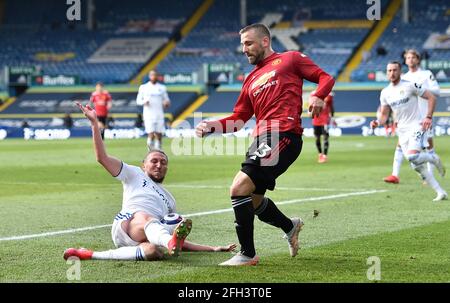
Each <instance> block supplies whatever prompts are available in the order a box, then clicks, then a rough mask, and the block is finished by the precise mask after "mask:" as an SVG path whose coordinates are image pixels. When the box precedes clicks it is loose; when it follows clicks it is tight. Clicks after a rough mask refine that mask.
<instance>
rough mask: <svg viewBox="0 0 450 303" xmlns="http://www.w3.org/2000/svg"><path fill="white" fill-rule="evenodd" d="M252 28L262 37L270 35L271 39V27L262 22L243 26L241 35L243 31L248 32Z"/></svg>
mask: <svg viewBox="0 0 450 303" xmlns="http://www.w3.org/2000/svg"><path fill="white" fill-rule="evenodd" d="M251 29H254V30H255V31H256V32H257V33H258V35H259V36H262V37H264V36H267V37H269V39H271V35H270V30H269V28H268V27H267V26H266V25H265V24H262V23H253V24H250V25H247V26H246V27H244V28H242V29H241V30H240V31H239V35H242V34H243V33H245V32H248V31H249V30H251Z"/></svg>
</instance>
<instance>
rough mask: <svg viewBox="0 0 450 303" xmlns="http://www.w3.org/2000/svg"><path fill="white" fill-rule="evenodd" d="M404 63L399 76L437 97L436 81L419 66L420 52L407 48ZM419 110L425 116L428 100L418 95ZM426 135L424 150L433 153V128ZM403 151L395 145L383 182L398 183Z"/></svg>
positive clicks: (430, 164) (431, 167)
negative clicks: (404, 67)
mask: <svg viewBox="0 0 450 303" xmlns="http://www.w3.org/2000/svg"><path fill="white" fill-rule="evenodd" d="M404 58H405V63H406V65H407V66H408V72H407V73H406V74H403V75H402V76H401V78H402V79H403V80H407V81H409V82H413V83H417V84H418V85H420V86H421V87H422V88H425V89H426V90H428V91H430V92H431V93H433V95H435V96H436V98H437V97H439V93H440V88H439V84H438V82H437V81H436V78H435V77H434V75H433V73H432V72H431V71H429V70H423V69H421V68H420V53H419V52H418V51H417V50H415V49H408V50H406V51H405V54H404ZM419 100H420V101H419V110H420V113H421V116H422V118H425V117H426V116H427V113H428V102H427V101H426V100H424V99H423V98H421V97H419ZM427 136H428V147H427V149H426V151H427V152H428V153H430V154H433V153H435V151H434V142H433V129H432V128H430V129H429V130H428V133H427ZM403 157H404V155H403V152H402V149H401V147H400V144H398V145H397V147H396V149H395V153H394V162H393V165H392V174H391V175H390V176H387V177H385V178H384V181H385V182H388V183H399V182H400V178H399V175H400V167H401V165H402V162H403ZM427 167H428V171H429V172H430V173H431V174H433V164H432V163H430V162H428V163H427Z"/></svg>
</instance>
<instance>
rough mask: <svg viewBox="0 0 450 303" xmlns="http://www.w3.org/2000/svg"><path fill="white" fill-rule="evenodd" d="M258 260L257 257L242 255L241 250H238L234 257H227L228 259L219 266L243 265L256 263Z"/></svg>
mask: <svg viewBox="0 0 450 303" xmlns="http://www.w3.org/2000/svg"><path fill="white" fill-rule="evenodd" d="M258 262H259V257H258V256H254V257H253V258H250V257H247V256H245V255H243V254H242V253H241V252H238V253H237V254H236V255H234V257H232V258H231V259H229V260H228V261H225V262H222V263H220V264H219V265H220V266H245V265H256V264H258Z"/></svg>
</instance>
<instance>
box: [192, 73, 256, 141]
mask: <svg viewBox="0 0 450 303" xmlns="http://www.w3.org/2000/svg"><path fill="white" fill-rule="evenodd" d="M253 113H254V111H253V106H252V104H251V101H250V98H249V97H248V93H247V90H246V88H245V82H244V86H243V88H242V91H241V94H240V95H239V98H238V100H237V102H236V105H235V106H234V109H233V114H231V115H230V116H228V117H226V118H223V119H220V120H215V121H202V122H200V123H199V124H198V125H197V127H196V128H195V134H196V135H197V136H198V137H203V136H205V135H206V134H210V133H232V132H237V131H238V130H240V129H241V128H242V127H244V125H245V123H246V122H247V121H248V120H249V119H250V118H251V117H252V116H253Z"/></svg>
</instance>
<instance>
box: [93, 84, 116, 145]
mask: <svg viewBox="0 0 450 303" xmlns="http://www.w3.org/2000/svg"><path fill="white" fill-rule="evenodd" d="M90 102H91V103H92V104H93V107H94V108H95V112H96V113H97V119H98V127H99V128H100V133H101V136H102V139H105V128H107V127H108V125H107V123H106V122H107V119H108V112H109V110H110V109H111V107H112V98H111V95H110V94H109V93H108V91H107V90H105V89H104V87H103V83H101V82H98V83H97V84H96V85H95V92H93V93H92V94H91V98H90ZM92 104H91V106H92Z"/></svg>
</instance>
